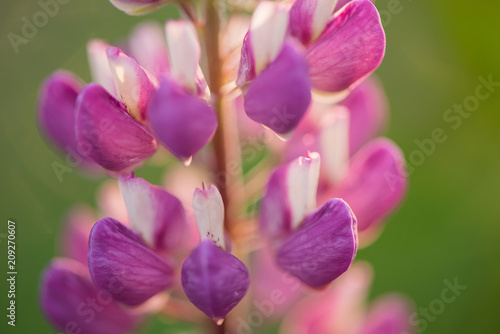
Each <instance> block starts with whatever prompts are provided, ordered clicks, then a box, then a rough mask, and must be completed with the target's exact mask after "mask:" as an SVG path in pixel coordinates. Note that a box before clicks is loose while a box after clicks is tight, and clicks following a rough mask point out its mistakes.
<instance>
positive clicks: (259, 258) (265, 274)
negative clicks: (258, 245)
mask: <svg viewBox="0 0 500 334" xmlns="http://www.w3.org/2000/svg"><path fill="white" fill-rule="evenodd" d="M275 262H276V261H275V257H274V254H273V253H272V251H271V250H269V249H268V248H267V247H264V248H263V249H260V250H259V251H257V252H255V253H254V255H253V260H252V263H253V265H252V268H253V270H252V293H253V296H254V299H255V300H254V301H253V302H252V304H253V306H254V307H255V308H256V310H258V311H259V312H261V313H262V314H263V315H264V316H265V317H269V318H271V319H277V320H278V319H280V318H281V317H282V316H283V315H284V314H285V313H287V311H288V310H289V309H290V308H291V307H292V306H293V305H294V304H295V303H296V302H297V301H298V300H299V298H301V297H302V296H303V295H304V294H305V292H306V291H305V289H304V288H303V285H302V284H301V283H300V281H299V280H298V279H296V278H295V277H292V276H291V275H290V274H288V273H286V272H284V271H283V270H281V269H280V268H279V267H278V266H277V265H276V263H275ZM288 334H290V333H288Z"/></svg>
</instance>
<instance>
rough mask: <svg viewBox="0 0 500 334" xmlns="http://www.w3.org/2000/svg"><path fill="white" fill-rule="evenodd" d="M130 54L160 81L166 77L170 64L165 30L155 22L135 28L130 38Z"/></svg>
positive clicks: (145, 23)
mask: <svg viewBox="0 0 500 334" xmlns="http://www.w3.org/2000/svg"><path fill="white" fill-rule="evenodd" d="M129 44H130V53H131V55H132V56H134V58H135V59H137V62H138V63H139V64H141V66H143V67H144V68H145V69H146V70H148V71H149V72H151V73H152V74H153V75H155V76H156V78H158V79H160V78H162V77H164V76H165V75H166V73H167V72H168V70H169V68H170V65H169V62H168V51H167V44H166V42H165V36H164V34H163V28H162V27H161V26H160V25H159V24H157V23H155V22H144V23H141V24H139V25H138V26H137V27H135V28H134V31H133V32H132V35H131V36H130V38H129Z"/></svg>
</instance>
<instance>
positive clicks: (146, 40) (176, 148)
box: [39, 21, 217, 174]
mask: <svg viewBox="0 0 500 334" xmlns="http://www.w3.org/2000/svg"><path fill="white" fill-rule="evenodd" d="M166 31H167V39H168V42H169V45H168V46H169V48H170V52H169V55H170V58H171V62H172V65H171V66H170V64H169V61H168V59H167V58H164V57H167V48H166V45H165V41H162V40H161V39H160V36H161V35H162V34H161V32H159V31H158V27H157V26H155V25H151V24H148V25H147V26H141V27H140V28H138V29H136V31H135V32H134V35H133V38H131V40H130V49H131V50H132V52H134V53H135V54H136V55H137V56H138V58H139V59H141V60H143V61H144V63H145V66H146V67H147V68H149V69H150V70H151V71H152V72H150V71H149V70H147V69H146V68H144V67H142V66H141V65H140V64H139V63H138V62H137V60H136V59H135V58H134V57H131V56H128V55H127V54H125V53H124V52H123V51H122V50H121V49H119V48H116V47H110V46H108V45H107V44H106V43H105V42H103V41H99V40H94V41H92V42H91V43H89V45H88V54H89V63H90V65H91V69H92V73H93V75H94V80H95V81H96V82H97V83H92V84H89V85H87V86H86V87H83V85H82V84H81V83H80V82H79V81H78V80H77V79H76V78H72V77H71V76H70V75H69V74H63V73H56V74H55V75H54V76H53V77H51V78H50V80H48V81H47V83H46V84H45V86H44V87H45V88H44V89H43V90H42V92H41V96H40V102H39V106H40V107H39V114H40V123H41V126H42V128H43V129H44V130H45V131H46V132H47V133H48V134H49V137H51V138H53V140H54V141H55V143H56V144H57V146H59V147H62V148H66V149H70V150H72V151H78V152H80V151H81V152H83V154H84V157H85V158H86V159H87V160H91V161H95V162H96V163H97V164H99V165H100V166H102V167H104V168H105V169H107V170H108V171H110V172H111V173H112V174H119V173H127V172H130V171H131V170H133V169H134V168H135V167H137V166H138V165H139V164H141V163H142V162H143V160H144V159H146V158H148V157H150V156H151V155H152V154H154V153H155V151H156V148H157V138H158V140H159V141H160V142H161V143H162V144H163V145H164V146H165V147H167V148H168V149H169V150H170V151H171V152H172V153H173V154H174V155H175V156H177V157H178V158H179V159H181V160H183V161H184V162H186V163H188V162H189V161H190V160H191V157H192V156H193V155H194V154H195V153H196V152H198V151H199V150H200V149H201V148H202V147H203V146H205V145H206V143H207V142H208V141H209V140H210V139H211V137H212V136H213V134H214V132H215V129H216V128H217V119H216V116H215V112H214V111H213V109H212V107H211V106H210V105H209V104H208V103H207V102H206V101H205V100H204V98H206V97H207V90H206V88H207V86H206V83H205V80H204V78H203V74H202V73H201V70H200V69H199V65H198V62H199V57H200V50H199V45H198V41H197V39H196V33H195V31H194V28H193V26H192V25H191V24H190V23H187V22H184V21H177V22H169V23H168V25H167V28H166ZM77 96H78V98H77ZM148 107H149V109H150V110H148ZM58 113H59V114H62V116H63V117H60V116H59V117H57V115H58ZM192 119H198V120H200V122H192ZM200 124H202V125H200ZM73 129H76V132H74V131H73ZM153 131H154V134H153Z"/></svg>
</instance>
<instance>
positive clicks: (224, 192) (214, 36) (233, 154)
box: [204, 0, 241, 234]
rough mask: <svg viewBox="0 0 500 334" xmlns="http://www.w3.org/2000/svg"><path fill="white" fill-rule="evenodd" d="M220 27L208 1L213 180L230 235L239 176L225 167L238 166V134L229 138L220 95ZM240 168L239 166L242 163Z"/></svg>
mask: <svg viewBox="0 0 500 334" xmlns="http://www.w3.org/2000/svg"><path fill="white" fill-rule="evenodd" d="M220 24H221V23H220V18H219V12H218V9H217V1H216V0H207V1H206V8H205V29H204V39H205V47H206V55H207V67H208V86H209V88H210V91H211V94H212V95H211V97H212V105H213V107H214V108H215V110H216V112H217V118H218V123H219V126H218V128H217V131H216V132H215V135H214V138H213V145H214V149H215V156H216V164H217V166H216V170H215V181H216V183H217V186H218V188H219V191H220V193H221V196H222V200H223V201H224V206H225V208H226V215H225V218H224V226H225V228H226V230H227V231H228V232H229V233H230V234H231V223H230V222H231V221H232V219H231V216H232V205H231V200H230V197H231V196H230V195H229V194H231V193H232V189H234V188H235V187H233V185H234V180H235V179H238V178H239V175H234V171H233V169H234V168H233V169H232V170H231V172H232V173H230V172H229V170H228V167H229V164H230V163H233V162H234V163H236V164H238V163H239V152H238V145H237V132H236V138H232V137H233V136H234V130H235V129H236V124H234V119H232V118H231V117H230V116H232V115H228V114H227V113H226V112H225V111H224V101H223V94H222V91H221V88H222V86H223V78H222V77H223V75H222V60H221V57H220V40H219V39H220ZM235 144H236V145H235ZM239 166H241V164H240V165H239Z"/></svg>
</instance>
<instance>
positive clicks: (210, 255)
mask: <svg viewBox="0 0 500 334" xmlns="http://www.w3.org/2000/svg"><path fill="white" fill-rule="evenodd" d="M181 280H182V287H183V288H184V292H185V293H186V295H187V297H188V298H189V300H190V301H191V302H192V303H193V304H194V305H195V306H196V307H197V308H199V309H200V310H201V311H203V312H204V313H205V314H206V315H207V316H209V317H210V318H212V319H213V320H214V321H216V322H218V321H219V320H222V319H224V318H225V317H226V315H227V314H228V313H229V312H230V311H231V310H232V309H233V308H234V307H235V306H236V305H237V304H238V303H239V302H240V300H241V299H242V298H243V297H244V296H245V293H246V291H247V289H248V285H249V284H250V279H249V277H248V270H247V268H246V267H245V265H244V264H243V263H242V262H241V261H240V260H238V259H237V258H236V257H234V256H233V255H231V254H230V253H228V252H226V251H223V250H222V249H220V248H218V247H217V246H215V245H214V244H213V243H212V241H210V240H204V241H202V242H201V243H200V245H199V246H198V247H197V248H196V249H195V250H194V251H193V252H192V253H191V254H190V255H189V256H188V258H187V259H186V261H184V264H183V265H182V276H181Z"/></svg>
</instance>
